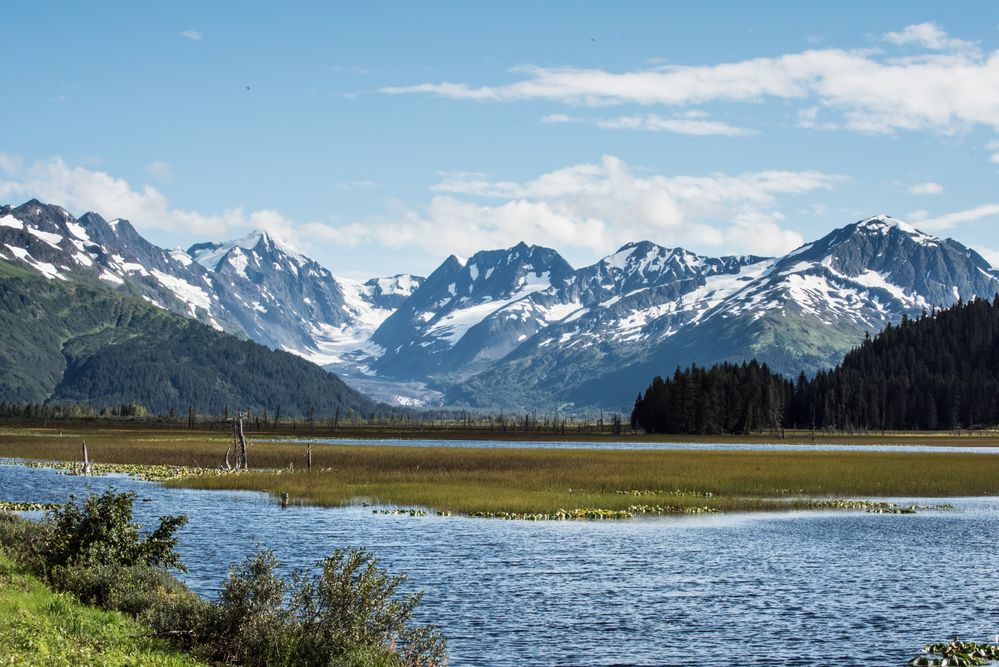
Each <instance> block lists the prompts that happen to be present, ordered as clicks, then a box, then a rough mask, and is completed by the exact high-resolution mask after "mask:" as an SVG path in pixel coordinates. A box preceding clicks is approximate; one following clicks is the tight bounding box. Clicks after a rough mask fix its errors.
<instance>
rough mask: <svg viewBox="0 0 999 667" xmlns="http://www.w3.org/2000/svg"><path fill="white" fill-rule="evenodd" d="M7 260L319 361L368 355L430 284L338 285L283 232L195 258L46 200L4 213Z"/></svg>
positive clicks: (1, 250) (197, 248) (1, 238)
mask: <svg viewBox="0 0 999 667" xmlns="http://www.w3.org/2000/svg"><path fill="white" fill-rule="evenodd" d="M0 257H4V258H7V259H11V260H15V261H18V262H19V263H21V264H23V265H26V266H28V267H30V268H32V269H35V270H37V271H40V272H41V273H43V274H45V275H47V276H49V277H51V278H53V279H67V278H68V277H69V276H70V275H71V274H82V275H88V276H91V277H93V278H96V279H97V280H99V281H101V282H102V283H104V284H105V285H107V286H110V287H114V288H117V289H120V290H122V291H125V292H127V293H129V294H132V295H135V296H141V297H142V298H144V299H146V300H147V301H150V302H151V303H154V304H155V305H158V306H161V307H163V308H166V309H168V310H172V311H174V312H176V313H178V314H181V315H185V316H187V317H194V318H197V319H199V320H202V321H204V322H206V323H208V324H211V325H212V326H214V327H215V328H217V329H223V330H225V331H228V332H230V333H235V334H239V335H242V336H246V337H249V338H251V339H252V340H255V341H256V342H258V343H262V344H264V345H267V346H269V347H273V348H276V349H284V350H287V351H289V352H294V353H296V354H299V355H301V356H304V357H306V358H308V359H310V360H312V361H315V362H317V363H331V362H336V361H339V360H340V355H341V354H343V353H346V352H352V351H354V350H356V349H358V348H362V347H363V346H364V345H365V344H366V341H367V339H368V337H369V336H370V334H371V333H372V332H373V331H374V330H375V329H376V328H377V327H378V326H379V325H380V324H381V322H382V321H383V320H384V319H385V318H387V317H388V316H389V315H390V314H391V312H392V310H393V308H394V305H396V304H397V303H398V302H399V301H400V300H401V299H404V298H405V297H406V296H408V295H409V293H411V291H412V290H413V289H415V287H416V286H418V285H419V284H420V281H421V280H422V279H421V278H418V277H415V276H408V275H399V276H393V277H391V278H383V279H373V280H372V281H369V283H365V284H363V285H361V284H355V283H354V282H353V281H348V280H342V279H341V280H338V279H337V278H335V277H334V276H333V274H332V273H331V272H330V271H329V270H328V269H326V268H324V267H323V266H321V265H320V264H318V263H317V262H315V261H314V260H312V259H310V258H308V257H306V256H304V255H302V254H300V253H298V252H297V251H295V250H294V249H293V248H291V247H290V246H289V245H288V244H286V243H283V242H282V241H281V240H280V239H278V238H277V237H275V236H274V235H273V234H270V233H267V232H253V233H252V234H249V235H248V236H246V237H244V238H241V239H238V240H235V241H229V242H225V243H215V242H209V243H198V244H195V245H194V246H192V247H191V248H190V249H189V250H188V251H186V252H185V251H183V250H180V249H174V250H165V249H163V248H160V247H158V246H155V245H153V244H152V243H149V242H148V241H146V240H145V239H144V238H142V236H141V235H139V234H138V232H136V231H135V229H134V228H133V227H132V225H131V224H130V223H129V222H128V221H127V220H112V221H110V222H109V221H106V220H104V218H102V217H101V216H100V215H99V214H97V213H86V214H84V215H82V216H80V218H79V219H76V218H74V217H73V216H72V215H71V214H69V213H68V212H67V211H66V210H64V209H62V208H60V207H58V206H52V205H49V204H43V203H41V202H39V201H37V200H32V201H29V202H27V203H25V204H23V205H22V206H19V207H16V208H13V207H10V206H4V207H0Z"/></svg>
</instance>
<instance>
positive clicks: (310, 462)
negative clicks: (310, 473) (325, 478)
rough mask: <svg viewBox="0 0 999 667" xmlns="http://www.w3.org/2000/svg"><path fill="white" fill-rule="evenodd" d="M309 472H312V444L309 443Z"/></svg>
mask: <svg viewBox="0 0 999 667" xmlns="http://www.w3.org/2000/svg"><path fill="white" fill-rule="evenodd" d="M309 470H312V443H311V442H310V443H309Z"/></svg>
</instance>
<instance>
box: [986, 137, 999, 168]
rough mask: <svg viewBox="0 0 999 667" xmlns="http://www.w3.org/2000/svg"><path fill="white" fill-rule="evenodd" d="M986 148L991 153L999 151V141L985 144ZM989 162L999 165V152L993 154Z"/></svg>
mask: <svg viewBox="0 0 999 667" xmlns="http://www.w3.org/2000/svg"><path fill="white" fill-rule="evenodd" d="M985 148H987V149H988V150H989V151H999V141H990V142H989V143H987V144H985ZM989 161H990V162H992V163H993V164H999V152H996V153H992V155H990V156H989Z"/></svg>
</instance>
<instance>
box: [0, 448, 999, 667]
mask: <svg viewBox="0 0 999 667" xmlns="http://www.w3.org/2000/svg"><path fill="white" fill-rule="evenodd" d="M109 486H114V487H115V488H117V489H118V490H134V491H136V492H137V493H138V494H139V496H140V498H144V499H146V502H140V503H137V515H138V518H139V519H140V521H142V522H144V523H145V524H146V525H150V524H152V523H153V522H154V521H155V517H157V516H159V515H161V514H171V513H185V514H187V515H188V516H189V517H190V523H189V524H188V525H187V526H186V527H184V528H183V529H182V533H181V540H180V544H179V548H180V551H181V554H182V556H183V560H184V562H185V563H186V564H187V565H188V567H189V568H190V571H189V572H188V573H187V574H186V575H184V576H183V577H182V578H183V579H184V580H185V581H186V582H187V583H188V585H190V586H191V587H192V588H193V589H194V590H196V591H198V592H199V593H202V594H204V595H208V596H211V595H214V594H215V593H216V591H217V587H218V584H219V582H220V581H221V579H222V578H223V577H224V575H225V572H226V569H227V567H228V565H229V564H230V563H233V562H236V561H239V560H241V559H242V558H243V557H244V556H246V555H247V554H248V553H249V552H250V551H251V550H252V549H253V548H254V546H255V545H256V544H258V543H262V544H265V545H268V546H270V547H272V548H274V550H275V551H276V552H277V555H278V556H279V558H280V559H281V560H282V561H284V562H285V563H287V564H288V565H289V566H298V565H307V564H311V563H314V562H315V561H317V560H319V559H320V558H322V557H324V556H326V555H328V554H329V553H330V552H331V551H332V550H333V549H334V548H336V547H350V546H353V547H360V546H363V547H366V548H368V549H369V550H370V551H371V552H372V553H374V554H375V555H377V556H378V558H379V559H380V560H381V562H382V564H383V565H384V566H385V567H386V568H388V569H389V570H390V571H392V572H394V573H398V572H405V573H407V574H408V575H409V578H410V581H409V587H410V589H413V590H416V589H419V590H423V591H424V592H425V597H424V599H423V602H422V603H421V604H420V606H419V608H418V617H419V620H420V621H421V622H431V621H432V622H435V623H437V624H438V625H439V626H441V627H442V629H443V630H444V632H445V633H446V635H447V637H448V648H449V653H450V656H451V664H452V665H555V664H558V665H681V664H682V665H726V666H728V665H772V664H781V665H808V666H810V667H811V666H814V665H832V664H843V665H879V666H880V665H903V664H904V663H905V661H906V660H907V659H909V658H910V657H912V656H914V655H916V653H918V651H919V649H920V647H921V646H922V645H923V644H924V643H927V642H930V641H937V640H944V639H950V638H953V636H954V635H955V634H957V635H960V636H961V637H962V638H967V639H976V640H979V641H985V640H990V639H992V638H993V637H994V636H995V634H996V633H997V632H999V586H997V581H996V580H997V573H999V499H996V498H982V499H932V500H924V501H920V502H927V503H940V502H951V503H953V504H954V505H955V506H956V509H955V510H953V511H926V512H920V513H919V514H916V515H901V516H898V515H873V514H865V513H859V512H835V513H832V512H795V513H784V514H752V515H745V514H731V515H708V516H696V517H682V518H654V519H653V518H650V519H637V520H629V521H618V522H586V521H578V522H545V523H532V522H526V521H501V520H487V519H468V518H462V517H435V516H428V517H409V516H394V515H380V514H373V513H372V512H371V509H370V508H362V507H350V508H345V509H320V508H306V507H290V508H287V509H282V508H281V507H280V506H279V505H278V504H277V503H276V502H275V501H274V499H272V498H270V497H268V496H266V495H264V494H259V493H250V492H211V491H195V490H185V489H167V488H164V487H162V486H159V485H156V484H152V483H147V482H141V481H136V480H132V479H129V478H127V477H99V478H81V477H72V476H66V475H60V474H58V473H57V472H56V471H54V470H50V469H36V468H26V467H23V466H8V465H0V499H3V500H21V501H32V502H64V501H65V500H66V498H67V496H68V495H69V494H71V493H76V494H78V495H80V494H84V493H86V491H87V490H88V489H90V490H94V491H101V490H103V489H105V488H107V487H109Z"/></svg>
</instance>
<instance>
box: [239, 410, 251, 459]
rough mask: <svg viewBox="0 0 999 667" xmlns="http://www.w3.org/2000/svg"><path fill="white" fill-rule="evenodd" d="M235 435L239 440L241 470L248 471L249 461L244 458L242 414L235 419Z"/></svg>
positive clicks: (244, 438) (244, 444)
mask: <svg viewBox="0 0 999 667" xmlns="http://www.w3.org/2000/svg"><path fill="white" fill-rule="evenodd" d="M236 435H237V437H238V438H239V458H240V461H241V464H242V468H243V470H249V469H250V463H249V460H248V459H247V457H246V437H245V436H244V435H243V413H239V416H238V417H236Z"/></svg>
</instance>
